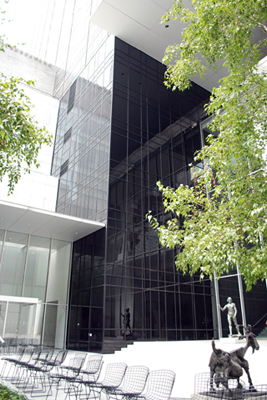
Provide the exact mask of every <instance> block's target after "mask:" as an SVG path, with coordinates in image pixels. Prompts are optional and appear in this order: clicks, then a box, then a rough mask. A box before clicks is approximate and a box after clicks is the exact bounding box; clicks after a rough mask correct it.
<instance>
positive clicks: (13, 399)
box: [0, 385, 26, 400]
mask: <svg viewBox="0 0 267 400" xmlns="http://www.w3.org/2000/svg"><path fill="white" fill-rule="evenodd" d="M0 398H1V399H2V400H25V399H26V397H24V396H23V395H22V394H19V393H17V392H15V391H13V390H10V389H8V387H6V386H3V385H0Z"/></svg>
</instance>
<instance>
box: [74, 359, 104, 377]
mask: <svg viewBox="0 0 267 400" xmlns="http://www.w3.org/2000/svg"><path fill="white" fill-rule="evenodd" d="M102 359H103V356H101V355H99V356H98V355H96V356H89V357H88V361H87V363H86V366H85V368H83V369H82V370H81V373H80V374H81V380H82V381H83V382H84V383H94V382H96V381H97V380H98V378H99V376H100V373H101V369H102V366H103V360H102ZM79 377H80V376H79Z"/></svg>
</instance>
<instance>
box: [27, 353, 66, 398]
mask: <svg viewBox="0 0 267 400" xmlns="http://www.w3.org/2000/svg"><path fill="white" fill-rule="evenodd" d="M67 354H68V350H58V351H53V354H52V356H51V357H47V358H46V359H45V360H44V359H40V361H39V362H38V364H37V365H34V366H31V367H30V368H29V374H30V379H31V385H28V386H27V387H26V388H25V390H24V391H25V392H26V393H27V392H30V397H36V396H38V397H43V396H45V397H47V396H48V395H49V392H48V394H46V391H47V390H49V388H50V382H49V379H48V378H49V373H50V372H51V371H52V370H54V369H55V370H56V371H57V368H59V367H60V365H61V364H62V363H63V362H64V361H65V358H66V356H67ZM41 393H44V394H43V395H42V394H41ZM51 394H52V390H51Z"/></svg>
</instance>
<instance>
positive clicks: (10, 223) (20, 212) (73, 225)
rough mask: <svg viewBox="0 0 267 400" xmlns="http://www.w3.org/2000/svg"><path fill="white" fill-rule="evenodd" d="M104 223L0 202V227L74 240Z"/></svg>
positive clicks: (94, 230)
mask: <svg viewBox="0 0 267 400" xmlns="http://www.w3.org/2000/svg"><path fill="white" fill-rule="evenodd" d="M104 226H105V224H104V223H100V222H95V221H90V220H85V219H81V218H75V217H71V216H67V215H63V214H58V213H53V212H46V211H43V210H38V209H33V208H30V207H22V206H18V205H14V204H11V203H7V202H0V229H4V230H9V231H13V232H18V233H28V234H31V235H36V236H41V237H46V238H53V239H58V240H64V241H69V242H74V241H76V240H78V239H81V238H82V237H84V236H86V235H89V234H90V233H93V232H96V231H97V230H99V229H101V228H103V227H104Z"/></svg>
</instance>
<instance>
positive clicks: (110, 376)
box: [101, 362, 127, 388]
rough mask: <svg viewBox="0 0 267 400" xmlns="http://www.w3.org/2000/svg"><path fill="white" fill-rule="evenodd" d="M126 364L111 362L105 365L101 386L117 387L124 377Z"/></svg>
mask: <svg viewBox="0 0 267 400" xmlns="http://www.w3.org/2000/svg"><path fill="white" fill-rule="evenodd" d="M126 369H127V364H125V363H119V362H118V363H111V364H108V365H107V368H106V372H105V376H104V379H103V381H102V382H101V386H102V387H110V388H117V387H118V386H119V385H120V384H121V381H122V379H123V377H124V374H125V371H126Z"/></svg>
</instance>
